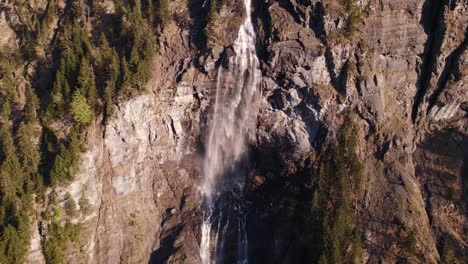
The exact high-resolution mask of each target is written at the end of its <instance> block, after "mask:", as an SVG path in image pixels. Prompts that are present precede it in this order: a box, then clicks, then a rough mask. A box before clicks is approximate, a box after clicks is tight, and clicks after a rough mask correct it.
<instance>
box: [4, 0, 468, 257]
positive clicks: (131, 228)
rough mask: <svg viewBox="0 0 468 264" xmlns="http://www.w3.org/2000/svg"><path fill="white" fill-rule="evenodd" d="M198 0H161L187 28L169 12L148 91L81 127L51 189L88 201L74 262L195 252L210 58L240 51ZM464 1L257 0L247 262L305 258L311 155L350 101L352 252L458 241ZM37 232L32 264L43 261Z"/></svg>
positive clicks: (433, 247) (461, 241)
mask: <svg viewBox="0 0 468 264" xmlns="http://www.w3.org/2000/svg"><path fill="white" fill-rule="evenodd" d="M202 2H203V1H195V0H194V1H190V4H189V5H188V6H185V5H182V4H181V3H182V1H179V0H176V1H171V4H170V6H172V7H176V6H177V7H180V6H185V7H183V8H182V9H180V14H179V16H186V18H187V19H188V20H190V21H192V22H193V23H192V25H191V26H186V25H181V24H177V23H176V22H174V21H173V22H171V23H170V24H169V25H168V27H167V28H166V29H165V30H164V31H163V32H162V33H161V35H160V51H159V53H158V55H157V56H156V57H155V59H154V74H153V78H152V80H151V81H150V82H149V83H148V88H149V90H150V91H151V92H149V93H148V94H145V95H141V96H139V97H136V98H133V99H131V100H130V101H127V102H124V103H121V104H119V105H117V106H116V111H115V112H116V114H115V116H114V117H113V118H112V120H111V121H109V123H108V124H107V125H106V126H103V125H101V124H95V125H94V126H92V128H90V129H89V131H88V133H87V142H88V149H89V150H88V152H87V153H86V154H84V156H83V158H82V165H81V170H80V173H79V175H77V177H76V181H75V182H73V183H72V184H71V185H70V186H68V187H62V188H59V189H58V191H59V194H60V195H59V197H63V195H64V194H65V193H66V192H70V194H71V195H72V196H73V197H74V198H75V200H78V199H79V197H80V195H81V193H82V192H83V190H84V191H85V193H86V195H87V196H88V197H89V199H90V202H91V205H92V212H91V214H90V215H89V216H88V217H87V218H86V219H85V222H84V231H83V232H84V233H85V237H86V238H88V240H87V242H86V243H85V246H84V247H83V250H84V251H83V252H85V253H84V254H81V253H80V254H78V253H77V254H76V256H74V255H73V254H70V260H76V261H81V262H91V263H120V262H122V263H148V262H149V263H200V257H199V243H200V224H201V221H202V216H201V212H200V208H199V206H200V197H199V190H198V186H199V184H200V183H201V179H202V175H201V164H202V160H203V154H204V148H203V146H204V143H206V142H207V135H208V126H209V124H210V122H211V120H212V118H213V116H212V115H213V111H214V110H213V105H214V99H215V92H216V77H217V72H218V71H217V69H218V67H225V69H228V68H229V67H228V65H225V64H226V63H228V62H229V58H230V57H233V56H234V54H233V50H232V47H231V45H232V43H233V41H234V40H235V39H236V37H237V36H236V34H237V33H236V32H237V29H236V30H232V27H233V24H232V23H228V21H233V19H234V18H239V17H242V15H241V14H242V11H243V9H242V3H240V2H241V1H226V2H229V3H227V4H226V5H225V6H224V7H223V8H222V9H221V11H220V18H219V19H220V22H219V23H217V24H216V26H215V28H214V31H215V33H216V37H210V36H207V37H206V38H205V37H203V36H201V35H199V33H200V32H204V31H203V28H202V27H204V26H205V24H204V21H203V20H201V19H200V17H202V16H204V15H206V13H207V10H206V9H205V8H203V7H200V6H199V5H201V4H202ZM431 3H432V4H431ZM431 5H432V6H431ZM433 5H436V6H433ZM430 6H431V7H430ZM466 9H467V5H466V3H464V2H463V1H443V0H440V1H435V2H432V1H427V2H424V1H417V0H412V1H379V2H375V1H358V2H356V3H355V4H354V6H353V10H358V11H359V12H358V14H359V15H358V16H357V17H355V18H353V19H355V22H353V23H354V24H350V23H351V22H350V15H349V14H350V12H351V11H349V10H346V8H345V7H343V6H342V4H341V2H340V1H327V2H326V3H320V2H315V1H298V0H270V1H255V3H254V13H253V15H254V27H255V29H256V32H257V51H258V56H259V59H260V64H261V70H262V81H261V89H262V96H261V100H260V103H259V107H260V110H259V116H258V125H257V128H256V137H255V142H254V143H253V144H252V146H250V153H251V155H250V157H251V159H250V162H249V163H248V164H249V169H248V173H247V175H246V177H247V181H248V190H249V193H248V194H247V196H246V197H247V198H246V201H245V204H246V205H247V207H248V217H247V219H248V220H247V223H248V224H247V231H248V237H249V242H250V243H249V249H248V254H249V260H250V261H251V263H304V259H307V258H311V257H312V256H311V254H309V253H308V251H309V250H310V249H309V248H308V247H307V245H306V241H305V240H302V239H301V237H302V236H303V235H304V232H305V231H304V230H306V229H304V226H305V225H307V223H304V215H305V214H306V212H308V210H309V206H310V204H309V202H310V201H309V200H310V199H311V198H310V196H311V194H310V188H309V186H308V184H309V182H310V178H311V177H315V175H313V174H312V175H311V174H310V173H309V172H310V170H308V168H310V167H313V166H314V165H313V164H314V162H316V160H317V159H316V158H308V159H307V157H311V156H318V155H319V154H320V153H321V150H323V149H325V148H326V146H327V145H328V144H329V143H330V142H333V141H334V140H335V139H336V135H337V134H338V133H339V127H340V125H341V123H342V118H341V115H340V114H342V113H345V112H347V111H348V110H351V109H352V110H353V111H354V112H355V119H354V124H355V126H356V128H357V137H358V146H357V152H358V156H359V158H360V160H361V162H362V163H363V166H364V175H365V176H364V179H365V180H364V188H363V189H364V193H363V195H362V198H361V199H359V200H358V201H356V203H355V204H354V205H353V206H354V208H356V210H355V214H356V215H357V218H358V219H359V221H360V223H361V226H362V229H363V230H362V234H363V235H362V241H363V245H362V247H363V253H362V258H361V259H359V262H362V263H380V262H386V263H387V262H388V263H395V262H402V261H405V260H406V261H410V262H413V263H437V262H438V261H440V259H441V255H443V252H444V250H443V248H444V243H445V241H446V240H447V237H449V238H450V241H453V243H452V244H455V246H454V248H455V249H456V251H458V252H463V251H465V252H466V247H467V246H466V241H467V238H466V210H467V209H466V208H467V201H466V176H464V175H466V166H467V165H466V162H467V150H466V145H467V140H466V137H467V131H466V123H467V118H466V117H467V113H466V111H467V107H466V106H467V104H468V103H467V101H468V94H467V93H468V89H467V88H466V82H467V81H468V79H467V69H468V68H467V62H468V57H467V56H468V54H467V51H466V25H467V19H468V17H467V16H466ZM435 18H437V19H435ZM434 19H435V20H434ZM241 21H242V20H241ZM430 21H435V22H434V23H431V22H430ZM351 26H353V27H354V30H352V27H351ZM197 32H198V33H197ZM207 33H209V32H207ZM221 33H224V35H223V34H221ZM2 41H3V39H2ZM5 41H6V40H5ZM229 81H230V80H226V82H229ZM231 81H232V80H231ZM408 229H416V230H417V232H416V233H415V240H416V245H415V253H414V254H413V255H412V256H408V254H407V251H408V250H407V248H406V247H405V244H404V243H402V240H404V239H403V238H402V230H408ZM37 244H38V243H33V245H35V248H33V249H32V251H31V252H32V253H31V258H30V259H31V262H32V263H40V262H41V257H40V253H38V251H39V249H40V248H38V247H39V246H38V245H37ZM442 258H443V257H442Z"/></svg>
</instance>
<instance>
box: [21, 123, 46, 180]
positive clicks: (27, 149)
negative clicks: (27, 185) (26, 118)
mask: <svg viewBox="0 0 468 264" xmlns="http://www.w3.org/2000/svg"><path fill="white" fill-rule="evenodd" d="M35 139H36V135H35V133H34V128H33V126H32V125H31V124H24V123H22V124H20V126H19V128H18V131H17V133H16V142H17V146H18V155H19V158H20V161H21V165H22V167H23V170H24V172H25V173H26V174H27V175H29V177H31V176H32V175H34V174H35V173H37V171H38V167H39V163H40V159H41V156H40V153H39V147H38V145H37V144H36V142H35V141H36V140H35Z"/></svg>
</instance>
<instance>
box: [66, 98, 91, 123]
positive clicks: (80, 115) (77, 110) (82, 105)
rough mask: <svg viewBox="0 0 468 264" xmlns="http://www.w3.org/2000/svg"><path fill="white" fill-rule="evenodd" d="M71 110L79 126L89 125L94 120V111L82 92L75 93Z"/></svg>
mask: <svg viewBox="0 0 468 264" xmlns="http://www.w3.org/2000/svg"><path fill="white" fill-rule="evenodd" d="M70 108H71V113H72V115H73V119H74V120H75V121H76V122H78V123H79V124H88V123H89V122H91V120H92V119H93V111H92V109H91V107H90V106H89V104H88V103H87V102H86V98H85V97H84V96H83V94H82V93H81V91H80V90H76V91H75V92H74V93H73V99H72V102H71V104H70Z"/></svg>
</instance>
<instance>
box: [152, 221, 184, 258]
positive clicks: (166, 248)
mask: <svg viewBox="0 0 468 264" xmlns="http://www.w3.org/2000/svg"><path fill="white" fill-rule="evenodd" d="M181 231H182V226H178V227H176V228H174V229H173V230H171V231H170V232H169V234H167V235H166V236H165V237H164V238H162V239H161V245H160V247H159V249H158V250H156V251H154V252H153V253H151V256H150V260H149V262H148V264H163V263H166V261H167V260H168V259H169V257H170V256H171V255H172V254H174V252H175V251H176V250H177V248H176V247H175V245H174V244H175V241H176V240H177V238H178V237H179V235H180V233H181Z"/></svg>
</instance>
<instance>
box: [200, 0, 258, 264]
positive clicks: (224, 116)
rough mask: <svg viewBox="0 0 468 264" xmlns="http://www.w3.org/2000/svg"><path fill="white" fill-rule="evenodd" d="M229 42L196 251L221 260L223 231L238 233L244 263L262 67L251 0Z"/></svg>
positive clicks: (220, 73) (239, 255)
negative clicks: (250, 152)
mask: <svg viewBox="0 0 468 264" xmlns="http://www.w3.org/2000/svg"><path fill="white" fill-rule="evenodd" d="M244 5H245V12H246V18H245V20H244V23H243V24H242V25H241V27H240V28H239V34H238V37H237V39H236V41H235V42H234V44H233V48H234V52H235V56H234V57H233V58H231V60H230V61H229V66H228V67H227V69H223V67H222V66H220V67H219V70H218V76H217V84H216V101H215V105H214V114H213V122H212V124H211V128H210V131H209V136H208V139H207V144H206V154H205V159H204V161H203V174H204V179H203V182H202V185H201V194H202V196H203V199H204V201H203V210H204V219H203V223H202V227H201V234H202V238H201V243H200V257H201V259H202V263H203V264H211V263H223V258H224V256H223V254H224V247H225V246H226V243H229V241H226V240H227V239H226V236H227V235H228V233H229V234H234V236H235V237H236V238H237V240H236V247H237V252H236V253H235V254H236V256H235V259H236V261H235V262H237V263H242V264H243V263H247V243H248V241H247V234H246V223H245V215H244V212H243V210H242V208H243V206H242V194H243V189H244V181H245V177H246V175H245V173H246V172H245V171H244V170H243V169H244V167H245V166H244V165H245V160H246V159H247V158H246V155H247V145H248V143H249V141H250V140H251V139H253V137H254V135H255V128H256V119H257V114H258V100H259V93H260V92H259V83H260V79H261V72H260V69H259V61H258V58H257V54H256V50H255V31H254V27H253V24H252V18H251V0H244Z"/></svg>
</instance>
